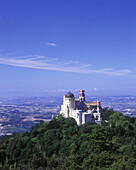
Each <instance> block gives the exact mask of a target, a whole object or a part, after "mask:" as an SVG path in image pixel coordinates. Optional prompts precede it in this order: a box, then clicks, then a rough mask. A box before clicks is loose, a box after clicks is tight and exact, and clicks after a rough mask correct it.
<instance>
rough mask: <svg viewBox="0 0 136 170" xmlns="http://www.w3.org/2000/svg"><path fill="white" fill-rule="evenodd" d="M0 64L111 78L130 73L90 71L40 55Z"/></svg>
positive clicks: (72, 63) (103, 69) (105, 70)
mask: <svg viewBox="0 0 136 170" xmlns="http://www.w3.org/2000/svg"><path fill="white" fill-rule="evenodd" d="M0 64H6V65H11V66H17V67H26V68H34V69H44V70H54V71H63V72H72V73H83V74H103V75H112V76H128V75H131V73H132V71H131V70H128V69H122V70H116V69H114V68H101V69H91V68H88V67H90V66H92V65H90V64H84V65H83V64H82V65H81V64H80V63H77V64H76V63H74V62H71V64H70V63H69V64H68V65H67V62H65V63H61V62H60V61H59V60H58V59H57V58H47V57H45V56H41V55H33V56H32V55H29V56H23V57H18V58H11V57H10V58H0Z"/></svg>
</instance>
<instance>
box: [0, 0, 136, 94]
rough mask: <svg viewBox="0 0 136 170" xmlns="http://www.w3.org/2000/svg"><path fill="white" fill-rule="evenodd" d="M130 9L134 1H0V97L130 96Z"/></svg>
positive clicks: (133, 16)
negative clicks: (79, 93) (80, 92)
mask: <svg viewBox="0 0 136 170" xmlns="http://www.w3.org/2000/svg"><path fill="white" fill-rule="evenodd" d="M135 9H136V1H135V0H131V1H130V0H110V1H109V0H57V1H56V0H12V1H11V0H1V1H0V93H1V95H2V96H12V95H14V96H22V95H24V96H25V95H29V96H38V95H39V96H40V95H43V96H44V95H46V94H49V93H50V94H55V93H57V94H61V93H66V91H68V90H71V91H73V92H76V91H77V89H82V88H83V89H86V90H87V91H88V94H89V95H136V10H135Z"/></svg>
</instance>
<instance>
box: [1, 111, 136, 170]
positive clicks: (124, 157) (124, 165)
mask: <svg viewBox="0 0 136 170" xmlns="http://www.w3.org/2000/svg"><path fill="white" fill-rule="evenodd" d="M102 119H103V120H104V121H102V125H96V124H95V123H94V122H87V123H86V124H83V125H81V126H80V127H79V126H77V123H76V121H75V120H74V119H73V118H64V117H63V116H62V115H59V116H58V117H57V118H53V119H52V120H51V121H50V122H49V123H47V122H43V121H41V122H40V124H36V125H35V126H34V127H33V128H32V129H31V130H30V131H29V132H25V133H21V134H16V135H15V134H14V135H13V136H10V137H7V136H5V137H2V138H0V142H1V146H0V162H1V168H2V169H4V168H5V169H41V170H42V169H58V170H61V169H129V170H131V169H134V168H136V139H135V135H136V119H135V118H132V117H128V116H125V115H123V114H122V113H120V112H115V111H113V110H109V109H107V108H106V109H104V110H103V112H102ZM7 138H9V139H7Z"/></svg>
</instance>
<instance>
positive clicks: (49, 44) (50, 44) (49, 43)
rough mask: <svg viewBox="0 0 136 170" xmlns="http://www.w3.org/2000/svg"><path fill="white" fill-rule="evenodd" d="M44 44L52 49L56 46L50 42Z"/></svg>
mask: <svg viewBox="0 0 136 170" xmlns="http://www.w3.org/2000/svg"><path fill="white" fill-rule="evenodd" d="M45 44H46V45H48V46H52V47H56V46H57V44H56V43H52V42H46V43H45Z"/></svg>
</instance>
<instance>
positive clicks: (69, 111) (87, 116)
mask: <svg viewBox="0 0 136 170" xmlns="http://www.w3.org/2000/svg"><path fill="white" fill-rule="evenodd" d="M100 104H101V102H99V101H90V102H86V100H85V90H80V95H79V99H75V96H74V94H73V93H71V92H68V93H67V94H66V95H64V97H63V105H62V106H61V111H60V114H62V115H63V116H64V117H66V118H67V117H73V118H74V119H75V120H76V122H77V124H78V126H80V125H82V124H84V123H86V122H88V121H95V123H97V124H101V113H100Z"/></svg>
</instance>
